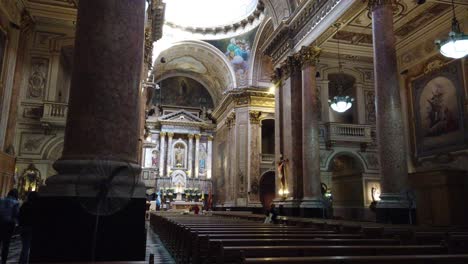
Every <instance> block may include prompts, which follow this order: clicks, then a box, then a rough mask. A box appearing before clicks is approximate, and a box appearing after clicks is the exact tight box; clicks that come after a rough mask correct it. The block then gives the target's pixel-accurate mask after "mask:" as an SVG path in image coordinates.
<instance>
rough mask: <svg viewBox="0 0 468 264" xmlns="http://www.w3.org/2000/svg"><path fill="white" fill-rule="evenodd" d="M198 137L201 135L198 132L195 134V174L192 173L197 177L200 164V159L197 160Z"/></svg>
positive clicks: (198, 149)
mask: <svg viewBox="0 0 468 264" xmlns="http://www.w3.org/2000/svg"><path fill="white" fill-rule="evenodd" d="M200 137H201V135H199V134H196V135H195V174H193V175H194V177H195V178H198V173H199V167H198V166H200V161H199V160H198V159H199V154H198V152H199V151H200Z"/></svg>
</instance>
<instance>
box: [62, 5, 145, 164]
mask: <svg viewBox="0 0 468 264" xmlns="http://www.w3.org/2000/svg"><path fill="white" fill-rule="evenodd" d="M144 2H145V1H144V0H119V1H115V0H99V1H80V3H79V10H78V21H77V31H76V42H75V57H74V66H73V75H72V84H71V89H70V102H69V112H68V118H67V127H66V131H65V143H64V150H63V157H62V158H61V160H88V159H98V158H100V157H106V156H112V157H115V159H117V160H119V161H126V162H130V163H135V164H136V163H138V161H137V159H138V139H139V137H140V135H139V122H140V118H139V114H140V111H139V88H140V73H141V69H142V59H143V41H144V38H143V36H144V18H145V10H144V6H145V4H144Z"/></svg>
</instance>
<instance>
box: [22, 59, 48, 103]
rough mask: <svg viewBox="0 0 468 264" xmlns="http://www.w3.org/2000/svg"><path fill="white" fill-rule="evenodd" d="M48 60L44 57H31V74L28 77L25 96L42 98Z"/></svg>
mask: <svg viewBox="0 0 468 264" xmlns="http://www.w3.org/2000/svg"><path fill="white" fill-rule="evenodd" d="M48 70H49V60H48V59H45V58H32V59H31V74H30V76H29V79H28V90H27V97H28V98H31V99H42V98H43V97H44V91H45V88H46V84H47V73H48Z"/></svg>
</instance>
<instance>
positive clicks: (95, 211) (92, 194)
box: [31, 160, 146, 263]
mask: <svg viewBox="0 0 468 264" xmlns="http://www.w3.org/2000/svg"><path fill="white" fill-rule="evenodd" d="M55 168H56V169H57V170H58V171H59V172H60V174H58V175H54V176H52V177H49V178H48V179H47V181H46V185H45V186H43V187H42V188H41V190H40V198H39V200H38V201H37V206H38V214H37V216H35V218H34V220H35V222H34V228H33V236H34V239H33V240H32V246H31V261H32V262H42V263H52V262H89V261H94V260H95V261H143V260H144V259H145V253H146V252H145V251H146V229H145V212H146V198H145V188H144V186H143V185H142V184H141V183H139V182H138V180H137V179H139V173H140V167H139V165H137V164H130V163H127V162H120V161H113V160H90V161H85V160H63V161H58V162H56V164H55ZM102 187H108V188H102ZM103 190H107V191H108V193H107V195H105V196H104V195H103V194H102V193H103ZM97 197H100V198H99V199H97ZM98 201H101V202H98ZM97 215H99V216H97ZM96 230H97V231H96Z"/></svg>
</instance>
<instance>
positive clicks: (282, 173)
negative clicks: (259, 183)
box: [278, 156, 289, 195]
mask: <svg viewBox="0 0 468 264" xmlns="http://www.w3.org/2000/svg"><path fill="white" fill-rule="evenodd" d="M288 162H289V160H288V159H284V158H283V156H281V157H280V161H279V162H278V178H279V179H280V183H281V186H280V193H281V195H287V194H288V193H289V191H288V186H287V180H286V165H287V163H288Z"/></svg>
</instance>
